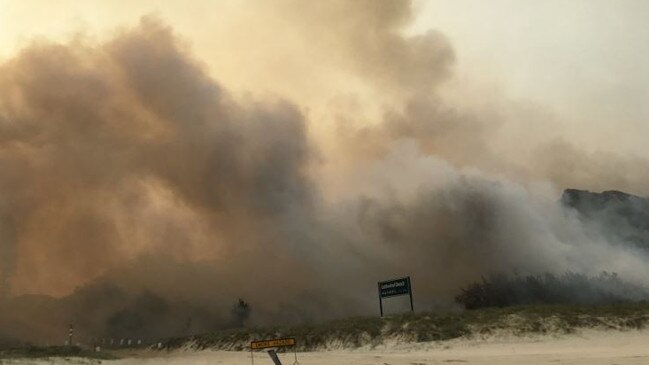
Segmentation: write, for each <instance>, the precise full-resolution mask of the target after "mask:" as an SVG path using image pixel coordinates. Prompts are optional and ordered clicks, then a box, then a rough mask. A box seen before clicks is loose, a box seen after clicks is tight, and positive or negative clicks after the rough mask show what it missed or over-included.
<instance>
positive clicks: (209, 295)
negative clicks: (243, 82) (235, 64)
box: [0, 0, 649, 339]
mask: <svg viewBox="0 0 649 365" xmlns="http://www.w3.org/2000/svg"><path fill="white" fill-rule="evenodd" d="M259 14H263V16H262V15H259ZM412 16H413V15H412V12H411V6H410V2H408V1H370V0H367V1H353V2H349V1H342V0H341V1H328V2H303V1H286V2H281V4H280V5H278V6H276V4H273V6H272V7H270V6H269V5H260V8H259V9H258V13H255V14H254V15H253V16H252V17H253V18H259V19H261V20H264V21H265V23H263V22H262V24H275V25H277V29H276V31H277V32H278V33H281V32H293V33H291V34H294V37H295V38H296V39H291V40H287V41H286V43H287V44H289V45H293V46H295V47H296V49H299V50H302V51H304V50H307V51H308V54H309V55H310V57H309V58H310V60H311V61H310V62H316V63H318V61H319V60H321V65H322V66H321V68H322V72H325V73H332V74H335V73H340V75H343V76H345V77H341V79H342V78H344V79H345V82H343V83H342V84H341V85H356V86H354V87H357V90H362V92H359V93H361V94H363V95H362V96H360V97H355V96H349V95H343V96H341V97H340V98H332V99H331V100H328V103H326V104H325V105H322V106H320V107H319V109H317V110H314V111H310V110H309V108H310V107H312V106H313V105H312V102H313V99H309V100H305V101H303V100H301V99H299V98H298V97H297V96H296V95H295V94H294V93H291V92H287V93H284V94H286V95H284V96H287V97H288V98H290V99H289V100H283V99H281V98H273V97H264V98H259V97H256V96H245V97H238V96H234V95H233V94H231V93H230V92H229V91H228V90H226V88H225V87H224V86H222V85H221V84H220V83H219V82H217V81H215V80H214V79H213V78H212V77H211V76H210V75H209V74H208V71H207V70H206V69H205V66H203V65H201V63H200V62H199V61H198V60H196V59H194V58H193V57H192V56H191V54H190V51H189V49H188V47H187V46H186V45H185V44H184V43H182V42H181V41H179V40H178V38H177V36H176V35H175V34H174V33H173V31H172V30H171V29H170V28H169V27H167V26H165V25H164V23H163V22H161V21H159V20H157V19H155V18H151V17H144V18H143V19H142V20H141V22H140V24H139V25H138V26H136V27H134V28H132V29H126V30H122V31H120V32H119V33H117V34H116V35H115V36H114V37H112V38H111V39H109V40H107V41H104V42H87V41H83V40H76V41H73V42H71V43H69V44H56V43H51V42H47V41H39V42H34V43H33V44H31V45H30V46H29V47H27V48H25V49H23V50H22V51H21V52H20V53H19V54H17V55H15V56H14V57H13V58H12V59H10V60H8V61H7V62H5V63H4V64H2V65H0V171H2V173H1V174H0V265H2V266H1V267H0V290H1V291H2V292H6V291H9V289H10V291H11V293H12V294H13V295H14V296H19V295H21V294H27V293H35V294H47V295H53V296H59V297H60V296H63V298H62V299H58V300H57V299H52V298H50V297H41V296H38V297H18V298H16V299H14V301H13V302H12V303H9V304H3V305H6V306H7V307H5V309H6V310H5V311H3V312H4V313H8V312H10V313H18V312H19V313H20V315H13V314H12V316H13V317H12V318H2V319H1V321H0V322H2V323H4V324H5V328H7V327H9V326H11V327H10V328H14V329H16V330H15V331H14V332H15V333H17V337H21V338H30V336H31V337H32V338H49V339H54V338H56V336H57V334H56V333H57V331H58V330H59V329H60V328H61V327H62V326H65V323H68V322H71V321H73V322H75V323H78V324H80V326H81V328H82V329H80V331H83V333H84V334H85V335H87V336H93V335H95V336H100V335H107V336H126V335H128V333H138V334H139V335H141V336H146V337H155V336H159V335H174V334H183V333H191V332H196V331H206V330H210V329H214V328H221V327H224V326H227V325H228V323H227V321H228V319H227V313H228V310H229V306H230V305H231V304H232V302H233V301H234V300H235V299H236V298H237V297H244V298H246V299H247V300H249V301H250V302H251V303H252V305H253V308H255V311H254V312H253V318H252V319H253V320H254V321H256V323H269V322H279V321H306V320H314V319H321V318H327V317H335V316H341V315H348V314H367V313H368V312H371V311H372V310H373V308H374V305H375V304H374V302H373V300H374V295H375V293H374V289H375V287H374V285H375V282H376V281H377V280H379V279H382V278H386V277H391V276H398V275H403V274H410V275H412V276H413V279H414V281H415V287H416V290H417V293H418V295H417V296H416V300H417V307H418V308H422V309H430V308H433V307H434V306H435V305H439V304H440V303H443V302H448V299H449V298H451V297H452V296H453V295H454V294H455V293H456V292H457V290H458V288H459V286H460V285H464V284H465V283H467V282H469V281H470V280H474V279H476V278H478V277H480V275H488V274H490V273H493V272H513V271H516V272H521V273H527V272H529V273H538V272H543V271H557V272H560V271H563V270H567V269H571V270H576V271H579V272H585V273H592V272H598V271H600V270H610V271H619V272H620V273H622V274H627V277H630V278H631V279H637V280H638V281H641V279H640V278H641V277H642V276H643V275H644V274H646V272H645V271H646V269H638V268H639V267H642V263H643V259H642V257H638V256H637V255H634V254H633V253H632V252H627V251H625V250H624V248H621V247H618V246H612V245H610V244H609V242H607V241H606V240H605V239H603V238H602V237H599V236H593V235H591V234H590V233H589V232H587V231H586V230H585V229H584V228H583V227H582V226H581V224H580V223H579V221H578V219H577V218H576V217H575V216H574V215H573V214H572V213H571V212H565V211H563V210H562V208H560V207H559V206H557V204H556V201H557V200H558V199H559V196H560V193H559V192H558V191H559V189H561V188H563V187H565V186H567V185H568V184H569V185H571V186H578V187H585V188H599V187H602V186H604V185H605V187H606V188H619V189H626V190H630V191H632V192H646V191H645V190H643V189H645V188H643V186H646V182H647V180H649V178H648V177H649V174H648V172H647V166H648V165H647V162H646V160H644V159H641V158H628V157H626V156H616V155H610V154H604V155H596V156H590V153H589V152H587V151H581V150H579V149H578V148H576V147H573V146H571V145H569V144H567V143H558V142H555V141H544V142H543V143H539V144H538V145H537V146H535V147H534V148H532V149H531V152H530V151H527V152H529V153H531V154H530V155H526V154H525V153H522V152H521V151H517V150H516V148H515V147H513V145H510V144H508V143H507V141H504V140H503V139H502V137H500V135H499V131H500V130H501V129H502V128H507V122H508V121H505V120H499V119H498V113H497V112H495V111H493V110H483V109H479V110H476V109H466V110H464V109H462V108H460V107H458V106H457V105H453V104H450V103H447V102H446V101H445V99H444V97H443V96H442V95H441V92H440V89H442V88H443V87H444V82H445V81H446V80H448V79H450V78H452V67H453V61H454V59H455V55H454V53H453V50H452V48H451V46H450V44H449V42H448V41H447V40H446V39H445V37H444V36H443V35H442V34H440V33H438V32H434V31H431V32H429V33H427V34H424V35H414V36H406V35H404V34H403V33H402V31H403V29H404V27H406V26H407V25H408V24H409V21H410V20H411V18H412ZM264 57H268V58H271V57H273V54H272V53H268V54H265V55H264ZM260 62H264V60H263V59H262V60H260ZM215 73H216V74H217V75H218V70H215ZM314 77H316V78H318V77H320V76H318V75H314ZM347 78H348V79H349V80H348V79H347ZM304 82H305V83H308V82H309V81H308V80H306V81H304ZM347 82H349V83H347ZM260 84H262V82H261V81H260ZM358 85H360V86H358ZM312 86H313V85H310V86H309V87H308V88H309V89H311V87H312ZM260 87H261V86H260ZM323 87H324V86H323ZM327 87H330V85H329V86H327ZM341 93H342V94H345V93H344V92H341ZM305 99H308V98H307V97H306V96H305ZM368 99H369V101H370V104H371V105H366V102H367V101H368ZM368 119H372V120H371V122H370V123H364V122H366V121H367V120H368ZM325 120H327V122H324V121H325ZM324 124H326V125H327V126H328V127H331V130H333V132H331V133H330V134H328V135H325V134H324V132H323V131H324V130H325V129H324V127H323V125H324ZM503 146H504V147H503ZM547 146H550V147H547ZM557 146H559V147H557ZM519 152H521V153H519ZM611 170H615V171H616V174H611V173H610V172H611ZM631 171H634V172H633V173H630V172H631ZM612 176H616V177H615V178H613V177H612ZM622 176H623V177H622ZM554 184H556V185H554ZM5 283H8V284H5ZM2 292H0V294H2ZM30 298H31V299H30ZM21 301H25V302H28V303H32V304H30V305H24V303H23V302H21ZM7 308H9V309H7ZM21 308H29V309H25V310H24V311H23V309H21ZM43 308H47V311H49V312H50V313H54V314H53V315H51V316H49V317H48V316H45V315H44V312H43ZM30 318H31V319H30ZM190 318H191V320H188V319H190Z"/></svg>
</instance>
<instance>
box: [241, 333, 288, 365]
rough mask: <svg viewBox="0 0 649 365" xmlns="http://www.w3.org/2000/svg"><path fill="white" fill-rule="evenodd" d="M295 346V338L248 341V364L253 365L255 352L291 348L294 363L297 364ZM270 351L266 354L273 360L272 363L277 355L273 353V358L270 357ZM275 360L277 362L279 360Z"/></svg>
mask: <svg viewBox="0 0 649 365" xmlns="http://www.w3.org/2000/svg"><path fill="white" fill-rule="evenodd" d="M296 344H297V341H296V340H295V337H283V338H271V339H267V340H257V341H250V363H251V364H252V365H254V363H255V355H254V352H255V350H263V349H268V348H278V347H290V346H293V349H294V353H295V363H296V364H297V363H298V362H297V348H296V347H295V345H296ZM271 351H272V350H271ZM271 351H269V352H268V355H269V356H270V357H271V359H273V361H275V358H276V357H277V354H276V353H275V352H274V351H273V354H274V355H275V356H274V357H273V355H271ZM277 360H278V361H279V358H278V359H277Z"/></svg>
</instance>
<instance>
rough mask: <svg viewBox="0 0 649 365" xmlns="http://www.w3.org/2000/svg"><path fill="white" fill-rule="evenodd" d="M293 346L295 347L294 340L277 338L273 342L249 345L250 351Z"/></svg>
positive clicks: (257, 342) (262, 341)
mask: <svg viewBox="0 0 649 365" xmlns="http://www.w3.org/2000/svg"><path fill="white" fill-rule="evenodd" d="M294 345H295V339H294V338H277V339H273V340H261V341H252V342H251V343H250V349H251V350H261V349H267V348H270V347H286V346H294Z"/></svg>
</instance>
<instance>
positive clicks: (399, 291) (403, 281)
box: [377, 276, 415, 317]
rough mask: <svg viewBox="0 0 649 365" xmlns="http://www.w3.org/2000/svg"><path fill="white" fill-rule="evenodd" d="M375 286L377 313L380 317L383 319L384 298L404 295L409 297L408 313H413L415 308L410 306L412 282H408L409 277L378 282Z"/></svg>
mask: <svg viewBox="0 0 649 365" xmlns="http://www.w3.org/2000/svg"><path fill="white" fill-rule="evenodd" d="M377 286H378V289H379V311H380V313H381V317H383V299H384V298H393V297H399V296H402V295H406V294H407V295H408V296H409V297H410V311H411V312H414V311H415V307H414V306H413V304H412V282H411V281H410V276H405V277H401V278H398V279H391V280H385V281H379V282H378V284H377ZM402 287H403V288H402Z"/></svg>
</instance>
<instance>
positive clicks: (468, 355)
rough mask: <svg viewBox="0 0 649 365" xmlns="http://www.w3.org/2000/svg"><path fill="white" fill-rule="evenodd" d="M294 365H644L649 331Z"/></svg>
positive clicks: (244, 356) (149, 361) (446, 346)
mask: <svg viewBox="0 0 649 365" xmlns="http://www.w3.org/2000/svg"><path fill="white" fill-rule="evenodd" d="M280 357H281V359H282V362H283V364H284V365H291V364H293V363H294V361H295V358H294V355H293V354H281V355H280ZM298 361H299V363H300V364H303V365H325V364H326V365H351V364H354V365H374V364H377V365H386V364H389V365H423V364H426V365H428V364H472V365H483V364H484V365H486V364H489V365H495V364H499V365H514V364H517V365H518V364H532V365H537V364H553V365H555V364H584V365H585V364H589V365H598V364H606V365H613V364H617V365H627V364H649V331H646V330H645V331H627V332H618V331H599V332H597V331H589V332H582V333H580V334H578V335H568V336H562V337H549V336H548V337H536V338H513V337H510V338H499V339H494V338H491V339H486V340H467V339H461V340H454V341H449V342H444V343H424V344H412V345H391V346H385V347H383V348H378V349H361V350H335V351H321V352H308V353H298ZM2 363H3V364H21V365H24V364H27V363H29V364H38V365H40V364H59V363H60V364H64V363H66V361H63V360H59V361H54V362H51V361H46V360H41V361H37V362H34V361H28V360H20V361H16V360H14V361H11V362H2ZM67 363H69V362H67ZM77 363H85V364H90V363H93V362H91V361H88V362H86V361H80V362H77ZM94 363H96V362H94ZM104 363H105V364H106V363H107V364H110V365H134V364H143V365H157V364H165V365H181V364H183V365H184V364H191V365H208V364H210V365H211V364H228V365H239V364H241V365H244V364H246V365H247V364H250V354H249V353H245V352H228V351H199V352H188V351H178V352H172V353H163V354H161V353H148V354H142V357H137V358H124V359H120V360H115V361H108V362H104ZM255 364H256V365H272V361H271V360H270V358H269V357H268V355H266V354H265V353H256V354H255Z"/></svg>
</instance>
